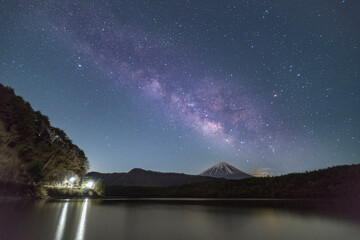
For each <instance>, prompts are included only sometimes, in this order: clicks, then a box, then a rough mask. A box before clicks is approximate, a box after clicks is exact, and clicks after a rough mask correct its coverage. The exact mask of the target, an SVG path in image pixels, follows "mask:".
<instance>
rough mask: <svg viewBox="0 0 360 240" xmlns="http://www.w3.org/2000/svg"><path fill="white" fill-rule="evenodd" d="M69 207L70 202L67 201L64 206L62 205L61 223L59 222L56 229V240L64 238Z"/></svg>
mask: <svg viewBox="0 0 360 240" xmlns="http://www.w3.org/2000/svg"><path fill="white" fill-rule="evenodd" d="M68 207H69V202H68V201H66V203H65V204H64V206H63V207H62V210H61V215H60V220H59V224H58V227H57V230H56V235H55V240H61V239H62V238H63V235H64V228H65V223H66V214H67V210H68Z"/></svg>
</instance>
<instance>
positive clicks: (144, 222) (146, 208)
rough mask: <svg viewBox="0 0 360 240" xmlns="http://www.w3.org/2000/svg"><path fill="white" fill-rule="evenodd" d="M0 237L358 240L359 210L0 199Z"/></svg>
mask: <svg viewBox="0 0 360 240" xmlns="http://www.w3.org/2000/svg"><path fill="white" fill-rule="evenodd" d="M0 239H4V240H12V239H19V240H25V239H34V240H41V239H46V240H52V239H54V240H60V239H76V240H84V239H86V240H92V239H94V240H99V239H126V240H130V239H139V240H144V239H159V240H163V239H164V240H165V239H166V240H170V239H181V240H185V239H186V240H192V239H206V240H211V239H242V240H246V239H276V240H281V239H286V240H288V239H299V240H300V239H301V240H304V239H320V240H321V239H326V240H329V239H341V240H352V239H353V240H359V239H360V216H359V214H358V208H355V207H353V206H351V204H344V203H341V202H326V201H288V200H232V201H229V200H211V199H202V200H195V199H185V200H184V199H183V200H159V199H144V200H134V199H109V200H61V201H45V200H37V201H9V200H7V201H4V200H3V201H0Z"/></svg>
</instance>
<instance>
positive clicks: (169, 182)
mask: <svg viewBox="0 0 360 240" xmlns="http://www.w3.org/2000/svg"><path fill="white" fill-rule="evenodd" d="M87 176H88V177H89V178H91V179H93V180H97V179H99V178H102V179H103V180H104V181H105V184H106V185H122V186H146V187H150V186H151V187H167V186H173V185H180V184H188V183H195V182H205V181H211V180H215V179H214V178H211V177H203V176H197V175H187V174H183V173H162V172H154V171H148V170H143V169H140V168H134V169H132V170H131V171H129V172H128V173H98V172H90V173H88V174H87Z"/></svg>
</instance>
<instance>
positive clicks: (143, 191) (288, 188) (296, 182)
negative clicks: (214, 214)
mask: <svg viewBox="0 0 360 240" xmlns="http://www.w3.org/2000/svg"><path fill="white" fill-rule="evenodd" d="M359 186H360V164H357V165H345V166H337V167H331V168H328V169H322V170H317V171H312V172H306V173H292V174H287V175H284V176H279V177H263V178H247V179H242V180H225V179H222V180H218V181H212V182H202V183H193V184H187V185H181V186H173V187H167V188H146V187H124V186H107V187H106V194H107V195H108V196H128V197H200V198H212V197H215V198H289V199H347V200H350V199H351V200H355V199H358V200H360V188H359Z"/></svg>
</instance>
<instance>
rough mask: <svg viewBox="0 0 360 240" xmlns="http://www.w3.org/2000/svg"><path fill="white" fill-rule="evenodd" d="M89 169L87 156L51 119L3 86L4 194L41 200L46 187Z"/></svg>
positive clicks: (0, 169) (0, 156)
mask: <svg viewBox="0 0 360 240" xmlns="http://www.w3.org/2000/svg"><path fill="white" fill-rule="evenodd" d="M88 168H89V162H88V159H87V158H86V156H85V153H84V152H83V151H82V150H81V149H80V148H79V147H78V146H77V145H75V144H73V142H72V141H71V140H70V138H69V137H68V136H67V135H66V133H65V132H64V131H63V130H61V129H59V128H56V127H53V126H51V125H50V121H49V118H48V117H47V116H45V115H43V114H41V112H39V111H34V110H33V108H32V107H31V105H30V104H29V103H28V102H26V101H24V99H23V98H22V97H20V96H16V95H15V93H14V90H13V89H12V88H9V87H5V86H3V85H1V84H0V184H1V189H0V193H1V194H2V195H4V194H15V195H21V196H31V197H34V196H35V197H41V196H44V195H46V188H45V187H44V186H45V185H56V184H61V183H62V182H63V181H64V179H65V178H66V177H67V176H69V175H73V176H77V183H78V184H81V181H82V177H83V176H84V175H85V174H86V172H87V170H88Z"/></svg>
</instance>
